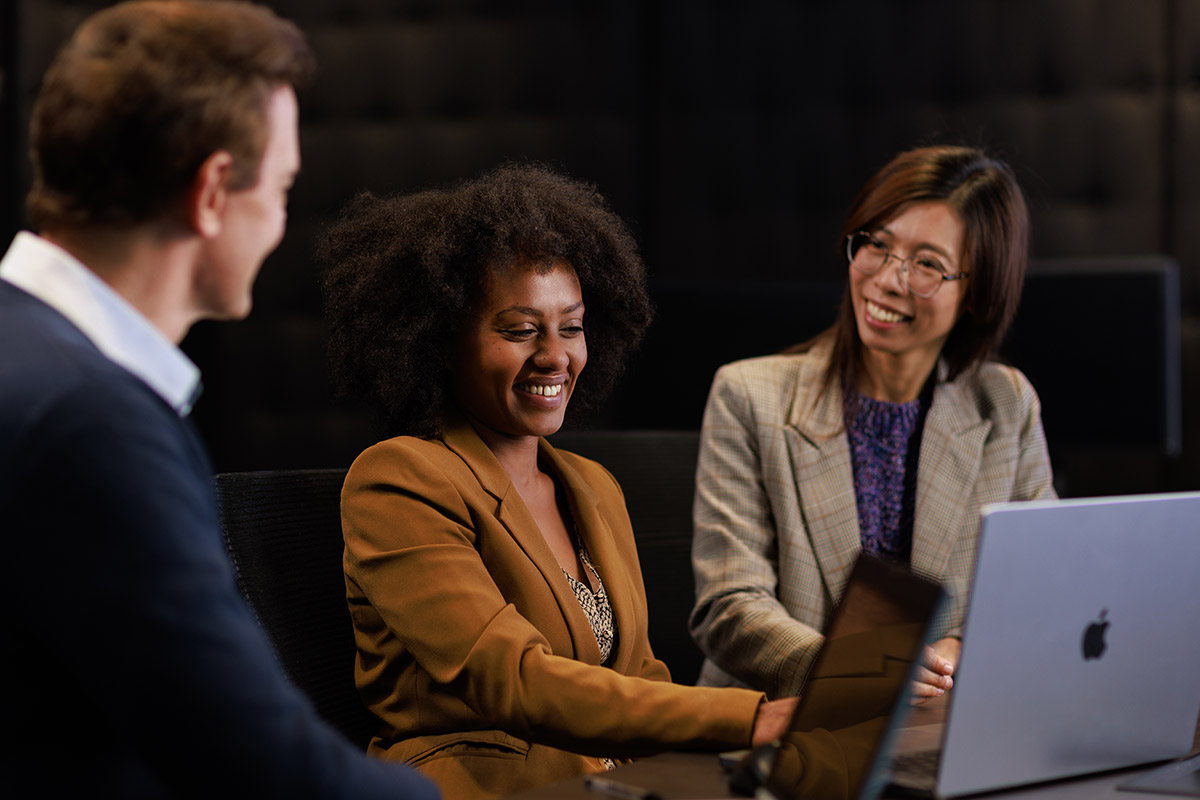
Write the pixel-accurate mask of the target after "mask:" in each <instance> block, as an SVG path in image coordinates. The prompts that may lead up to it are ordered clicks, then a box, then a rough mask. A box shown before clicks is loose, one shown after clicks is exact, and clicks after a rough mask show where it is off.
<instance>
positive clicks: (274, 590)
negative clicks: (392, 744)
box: [215, 469, 378, 749]
mask: <svg viewBox="0 0 1200 800" xmlns="http://www.w3.org/2000/svg"><path fill="white" fill-rule="evenodd" d="M345 477H346V470H345V469H310V470H271V471H264V472H229V473H223V474H220V475H217V476H216V478H215V482H216V489H217V498H218V500H219V502H220V512H221V528H222V532H223V534H224V537H225V545H226V548H227V549H228V550H229V555H230V557H231V559H232V560H233V564H234V567H235V569H236V570H237V578H238V585H239V586H240V588H241V590H242V592H243V594H245V596H246V598H247V599H248V600H249V601H250V605H251V607H252V608H253V609H254V613H255V614H256V615H257V616H258V619H259V622H260V623H261V624H262V626H263V628H264V629H265V630H266V632H267V635H268V636H269V637H270V639H271V642H272V643H273V644H274V645H275V653H276V656H277V658H278V660H279V663H280V665H281V666H282V667H283V670H284V672H286V673H287V675H288V677H289V678H290V679H291V680H292V682H293V683H294V684H295V685H296V686H297V687H298V688H299V689H300V690H301V691H303V692H304V693H305V694H307V695H308V697H309V698H310V699H311V700H312V702H313V704H314V705H315V706H316V709H317V713H319V714H320V715H321V716H322V717H323V718H324V719H325V720H326V721H328V722H329V723H330V724H332V725H333V726H334V727H335V728H337V729H338V730H340V731H342V733H344V734H345V735H346V736H347V737H348V738H349V739H350V740H351V741H353V742H354V743H356V744H358V745H359V746H361V747H362V748H363V749H366V746H367V743H368V742H369V741H370V739H371V736H372V734H373V733H374V731H375V730H376V727H377V725H378V721H377V720H376V719H375V718H374V716H373V715H372V714H371V713H370V712H369V711H367V709H366V708H365V707H364V706H363V704H362V701H361V699H360V698H359V695H358V690H357V688H356V687H355V685H354V658H355V652H356V650H355V644H354V632H353V628H352V625H351V622H350V611H349V607H348V606H347V605H346V584H345V579H344V577H343V574H342V549H343V542H342V524H341V509H340V497H341V490H342V482H343V480H344V479H345Z"/></svg>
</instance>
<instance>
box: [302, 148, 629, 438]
mask: <svg viewBox="0 0 1200 800" xmlns="http://www.w3.org/2000/svg"><path fill="white" fill-rule="evenodd" d="M318 254H319V256H320V258H321V260H322V261H324V262H326V263H327V265H328V268H327V271H326V273H325V276H324V279H323V289H324V294H325V310H326V316H327V319H328V322H329V328H330V330H329V334H330V336H329V354H330V358H331V360H332V362H333V369H334V373H335V376H336V378H337V380H338V383H339V385H340V388H341V390H342V391H343V392H345V393H347V394H351V395H356V396H359V397H362V398H365V399H366V400H368V401H369V402H371V403H372V404H373V405H374V406H375V407H376V409H377V410H378V411H379V412H380V418H381V421H382V423H383V427H384V431H383V432H384V434H385V435H388V436H396V435H402V434H408V435H414V436H423V437H433V436H436V435H437V434H438V433H439V432H440V431H441V430H442V429H443V426H444V424H445V421H446V415H447V413H448V412H450V411H451V410H452V408H453V399H452V395H451V392H450V382H449V378H450V369H451V368H452V366H453V365H452V364H450V363H449V362H448V357H449V355H450V353H451V345H452V344H453V342H454V341H455V339H456V337H457V336H458V333H459V331H461V330H462V328H463V326H464V325H465V324H466V323H467V321H468V320H469V319H470V314H471V313H472V310H473V309H474V308H476V306H477V303H478V302H479V300H481V293H482V290H483V286H484V280H485V278H486V277H487V276H488V275H489V274H492V271H494V270H501V271H503V270H505V269H509V268H533V269H550V268H551V266H553V265H555V264H566V265H568V266H569V267H571V268H572V269H573V270H574V271H575V274H576V276H577V277H578V278H579V286H580V290H581V293H582V295H583V301H584V303H585V305H586V307H587V315H586V317H585V319H584V329H585V331H586V336H587V345H588V362H587V368H586V369H584V370H583V372H582V373H581V374H580V376H579V379H578V383H577V385H576V388H575V391H574V394H573V395H572V397H571V405H570V407H569V411H568V413H570V414H572V415H575V414H576V413H577V412H578V410H579V409H586V408H589V407H590V408H595V407H596V406H598V405H599V403H601V402H602V401H603V399H604V398H605V397H606V396H607V394H608V392H609V390H610V389H611V388H612V386H613V384H614V383H615V381H616V379H617V377H618V376H619V375H620V373H621V372H622V371H623V369H624V366H625V361H626V359H627V357H628V355H629V354H630V353H631V352H632V351H633V350H634V349H636V347H637V346H638V345H639V344H640V343H641V340H642V336H643V335H644V333H645V330H646V327H647V326H648V325H649V324H650V318H651V308H650V302H649V298H648V296H647V293H646V286H645V269H644V267H643V265H642V259H641V257H640V256H639V255H638V251H637V246H636V244H635V243H634V240H633V237H632V235H631V234H630V232H629V229H628V228H627V227H626V225H625V223H624V222H622V221H621V219H620V218H619V217H618V216H617V215H616V214H614V213H613V212H612V211H611V210H610V209H609V207H608V204H607V203H606V201H605V200H604V198H603V197H601V196H600V194H599V193H598V192H597V191H596V188H595V187H594V186H591V185H589V184H586V183H580V182H577V181H574V180H571V179H570V178H567V177H564V176H562V175H559V174H557V173H555V172H552V171H551V170H549V169H546V168H544V167H540V166H526V165H507V166H504V167H501V168H499V169H496V170H493V171H491V172H488V173H485V174H484V175H482V176H481V177H479V178H477V179H475V180H471V181H466V182H463V183H460V184H458V185H457V186H454V187H452V188H449V189H445V190H429V191H423V192H419V193H416V194H409V195H399V196H391V197H377V196H375V195H372V194H369V193H368V194H363V195H360V196H359V197H358V198H356V199H355V200H353V201H352V202H351V203H350V204H349V205H348V206H347V207H346V209H344V211H343V212H342V215H341V217H340V219H339V220H338V221H337V222H335V223H334V224H333V225H332V226H331V227H330V228H329V230H328V231H327V232H326V234H325V236H324V237H323V239H322V240H321V242H320V243H319V245H318ZM502 274H503V272H501V275H502Z"/></svg>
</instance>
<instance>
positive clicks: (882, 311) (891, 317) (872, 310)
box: [867, 300, 904, 322]
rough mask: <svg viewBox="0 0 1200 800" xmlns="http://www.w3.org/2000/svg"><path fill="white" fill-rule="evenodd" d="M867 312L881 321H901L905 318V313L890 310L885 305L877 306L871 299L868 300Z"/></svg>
mask: <svg viewBox="0 0 1200 800" xmlns="http://www.w3.org/2000/svg"><path fill="white" fill-rule="evenodd" d="M867 313H868V314H870V315H871V316H872V317H874V318H875V319H877V320H879V321H880V322H900V321H901V320H903V319H904V315H903V314H897V313H896V312H895V311H889V310H887V309H886V308H884V307H883V306H877V305H875V304H874V303H872V302H871V301H870V300H868V301H867Z"/></svg>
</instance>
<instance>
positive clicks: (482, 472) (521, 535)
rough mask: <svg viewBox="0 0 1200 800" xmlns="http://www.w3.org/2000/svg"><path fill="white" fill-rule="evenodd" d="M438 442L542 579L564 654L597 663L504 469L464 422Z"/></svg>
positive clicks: (577, 610) (592, 643)
mask: <svg viewBox="0 0 1200 800" xmlns="http://www.w3.org/2000/svg"><path fill="white" fill-rule="evenodd" d="M442 440H443V441H444V442H445V443H446V446H447V447H448V448H450V449H451V450H453V451H454V452H455V453H457V454H458V455H459V456H460V457H461V458H462V459H463V461H464V462H465V463H466V464H467V466H468V467H470V469H471V471H472V472H473V473H475V477H476V478H478V479H479V485H480V486H482V487H483V489H484V491H486V492H487V493H488V494H490V495H492V496H493V497H495V498H496V501H497V506H496V519H497V520H498V521H499V522H500V524H501V525H503V526H504V528H505V530H507V531H508V533H509V535H510V536H512V538H513V539H514V540H515V541H516V542H517V544H518V545H519V546H520V547H521V549H522V550H523V551H524V552H525V555H526V556H528V558H529V560H530V561H532V562H533V564H534V566H536V567H537V569H538V571H539V572H540V573H541V574H542V577H543V578H545V580H546V584H547V586H549V588H550V592H551V593H552V594H553V595H554V599H555V602H557V604H558V607H559V611H560V613H561V614H562V616H563V619H564V620H566V623H567V629H568V630H569V631H570V634H571V644H572V647H573V649H574V652H573V653H570V654H564V655H570V656H571V657H573V658H576V659H579V660H589V659H590V660H591V661H593V662H599V659H600V648H599V646H598V645H597V644H596V636H595V634H594V633H592V628H591V626H590V625H589V624H588V621H587V617H585V616H584V613H583V609H582V608H581V607H580V605H579V599H578V598H577V597H575V593H574V592H573V591H572V590H571V586H570V584H568V583H567V579H566V577H565V576H564V575H563V572H562V567H560V566H559V564H558V559H557V558H555V557H554V552H553V551H552V550H551V549H550V545H549V544H547V543H546V539H545V538H544V537H543V536H542V532H541V530H540V529H539V528H538V526H537V522H536V521H535V520H534V519H533V515H532V514H531V513H530V512H529V508H528V506H526V505H525V501H524V500H522V499H521V494H520V492H518V491H517V490H516V487H514V486H513V484H512V479H511V478H509V476H508V473H507V472H505V471H504V467H502V466H501V465H500V462H499V461H498V460H496V456H495V455H493V454H492V451H491V450H490V449H489V448H488V446H487V445H486V444H485V443H484V442H483V440H482V439H480V438H479V434H477V433H476V432H475V429H474V428H472V427H471V424H470V423H469V422H467V421H465V420H456V421H453V422H450V423H447V425H446V429H445V431H444V432H443V434H442ZM585 634H586V635H585Z"/></svg>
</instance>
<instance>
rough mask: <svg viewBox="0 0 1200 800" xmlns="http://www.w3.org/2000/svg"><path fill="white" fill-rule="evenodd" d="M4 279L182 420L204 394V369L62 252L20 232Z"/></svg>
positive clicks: (2, 266) (2, 267) (3, 263)
mask: <svg viewBox="0 0 1200 800" xmlns="http://www.w3.org/2000/svg"><path fill="white" fill-rule="evenodd" d="M0 278H2V279H4V280H6V281H8V282H9V283H11V284H13V285H14V286H17V287H18V288H20V289H23V290H24V291H26V292H28V293H29V294H31V295H33V296H34V297H36V298H37V299H39V300H41V301H42V302H43V303H45V304H46V305H48V306H50V307H51V308H53V309H54V310H55V311H57V312H58V313H60V314H62V315H63V316H64V317H66V318H67V319H68V320H70V321H71V322H72V323H73V324H74V325H75V327H77V328H79V330H81V331H82V332H83V334H84V335H85V336H87V337H88V339H90V340H91V341H92V343H93V344H95V345H96V347H97V348H98V349H99V350H100V352H102V353H104V355H105V356H107V357H108V358H109V359H110V360H111V361H113V362H115V363H117V364H119V365H121V366H122V367H124V368H125V369H127V370H129V371H130V372H132V373H133V374H134V375H136V376H137V377H139V378H141V379H142V380H143V381H144V382H145V383H146V384H147V385H148V386H149V387H150V388H151V389H153V390H154V392H155V394H157V395H158V396H160V397H161V398H162V399H163V400H165V401H166V402H167V403H168V404H169V405H170V406H171V407H172V408H174V409H175V411H176V412H178V413H179V415H180V416H185V415H187V414H188V413H189V412H190V411H191V410H192V404H193V403H194V402H195V401H196V398H197V397H198V396H199V392H200V370H199V369H198V368H197V367H196V365H195V364H193V363H192V362H191V360H190V359H189V358H188V357H187V356H185V355H184V354H183V351H182V350H180V349H179V348H178V347H177V346H176V345H175V343H174V342H172V341H171V340H169V339H168V338H167V337H166V336H164V335H163V334H162V332H161V331H160V330H159V329H158V328H156V327H154V325H153V323H151V322H150V320H148V319H146V317H144V316H142V314H141V313H140V312H138V310H137V309H135V308H134V307H133V306H132V305H130V303H129V301H127V300H126V299H125V298H124V297H122V296H121V295H119V294H117V292H116V291H115V290H114V289H113V288H112V287H111V286H109V285H108V284H107V283H105V282H104V281H103V280H101V279H100V277H99V276H98V275H96V273H94V272H92V271H91V270H90V269H88V268H87V267H86V266H84V265H83V263H81V262H80V261H79V260H78V259H77V258H75V257H74V256H72V255H71V254H70V253H68V252H67V251H66V250H63V249H62V248H61V247H58V246H57V245H55V244H53V243H51V242H49V241H47V240H45V239H43V238H41V237H40V236H36V235H34V234H32V233H29V232H28V231H21V232H20V233H18V234H17V235H16V237H15V238H14V239H13V242H12V245H11V246H10V247H9V248H8V252H7V253H6V254H5V256H4V259H3V260H0Z"/></svg>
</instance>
